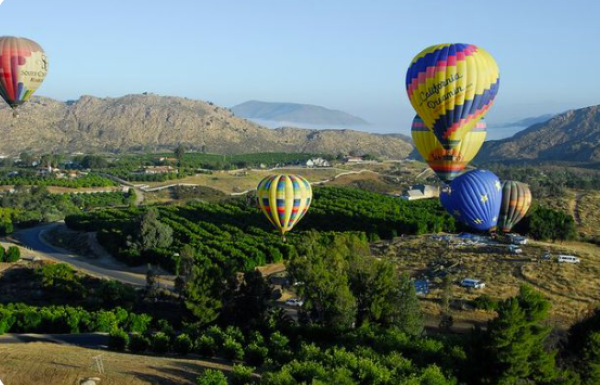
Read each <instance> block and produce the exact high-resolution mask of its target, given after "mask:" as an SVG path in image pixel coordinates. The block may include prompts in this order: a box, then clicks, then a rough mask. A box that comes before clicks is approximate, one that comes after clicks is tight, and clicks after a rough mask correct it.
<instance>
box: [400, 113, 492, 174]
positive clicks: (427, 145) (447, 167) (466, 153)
mask: <svg viewBox="0 0 600 385" xmlns="http://www.w3.org/2000/svg"><path fill="white" fill-rule="evenodd" d="M410 131H411V135H412V139H413V142H414V144H415V147H416V148H417V150H419V153H420V154H421V156H422V157H423V159H425V161H426V162H427V164H428V165H429V167H431V169H432V170H433V171H434V172H435V173H436V174H437V176H438V177H439V178H440V179H441V180H442V181H444V182H449V181H451V180H453V179H454V178H456V177H457V176H459V175H460V174H461V173H462V172H463V170H464V169H465V167H467V165H468V164H469V163H470V162H471V161H472V160H473V158H475V155H477V153H478V152H479V150H480V149H481V146H483V142H484V141H485V137H486V135H487V126H486V124H485V120H484V119H481V120H480V121H479V122H477V125H476V126H475V128H473V129H472V130H471V131H469V132H467V133H466V134H465V136H464V138H462V139H461V141H460V143H458V145H457V146H456V147H454V148H452V149H445V148H444V146H442V144H441V143H440V141H439V140H437V138H436V136H435V135H434V134H433V132H431V131H430V130H429V128H427V127H425V123H423V120H422V119H421V118H420V117H419V116H418V115H417V116H415V118H414V119H413V123H412V127H411V130H410Z"/></svg>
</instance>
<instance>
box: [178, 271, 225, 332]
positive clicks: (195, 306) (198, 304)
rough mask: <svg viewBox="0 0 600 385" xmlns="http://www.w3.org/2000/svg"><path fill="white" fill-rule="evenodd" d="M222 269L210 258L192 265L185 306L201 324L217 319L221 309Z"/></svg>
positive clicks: (196, 321)
mask: <svg viewBox="0 0 600 385" xmlns="http://www.w3.org/2000/svg"><path fill="white" fill-rule="evenodd" d="M220 273H221V270H220V269H219V267H218V266H215V265H214V264H212V263H211V262H210V261H208V260H204V261H202V263H197V264H195V265H194V266H193V267H192V274H191V276H190V279H189V280H188V283H187V285H186V288H185V306H186V308H187V309H188V310H189V311H190V312H191V313H192V315H193V316H194V321H195V323H197V324H198V325H199V326H203V325H206V324H209V323H211V322H213V321H214V320H216V319H217V317H218V316H219V311H220V309H221V306H222V303H221V296H220V288H221V278H220Z"/></svg>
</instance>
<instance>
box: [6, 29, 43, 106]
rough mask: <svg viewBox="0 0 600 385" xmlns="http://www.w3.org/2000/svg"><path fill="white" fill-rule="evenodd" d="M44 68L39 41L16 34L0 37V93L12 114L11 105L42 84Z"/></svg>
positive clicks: (20, 100) (18, 102) (26, 99)
mask: <svg viewBox="0 0 600 385" xmlns="http://www.w3.org/2000/svg"><path fill="white" fill-rule="evenodd" d="M47 72H48V58H47V57H46V54H45V53H44V50H43V49H42V47H40V45H39V44H37V43H36V42H34V41H32V40H29V39H24V38H19V37H12V36H4V37H0V96H2V99H4V100H5V101H6V103H8V105H9V106H10V107H11V108H12V109H13V114H14V116H15V117H16V116H18V115H17V112H16V110H15V109H16V108H17V107H18V106H20V105H21V104H23V103H25V102H27V101H28V100H29V98H30V97H31V95H33V93H34V92H35V91H36V90H37V89H38V88H39V87H40V85H42V82H43V81H44V79H45V77H46V73H47Z"/></svg>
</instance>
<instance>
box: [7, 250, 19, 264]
mask: <svg viewBox="0 0 600 385" xmlns="http://www.w3.org/2000/svg"><path fill="white" fill-rule="evenodd" d="M4 259H5V260H6V262H9V263H14V262H17V261H18V260H19V259H21V250H20V249H19V248H18V247H17V246H10V247H9V248H8V250H6V255H5V256H4Z"/></svg>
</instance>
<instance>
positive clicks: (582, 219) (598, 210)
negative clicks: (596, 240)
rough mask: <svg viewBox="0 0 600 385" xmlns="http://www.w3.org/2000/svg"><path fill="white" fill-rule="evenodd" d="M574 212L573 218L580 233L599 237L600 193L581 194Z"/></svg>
mask: <svg viewBox="0 0 600 385" xmlns="http://www.w3.org/2000/svg"><path fill="white" fill-rule="evenodd" d="M576 210H577V211H576V215H575V218H577V219H578V220H579V224H580V231H581V232H584V233H587V234H589V235H595V236H600V192H596V191H593V192H586V193H581V194H580V196H579V199H578V201H577V205H576Z"/></svg>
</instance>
